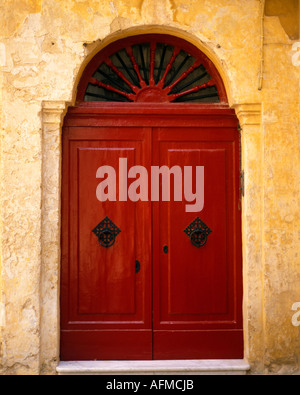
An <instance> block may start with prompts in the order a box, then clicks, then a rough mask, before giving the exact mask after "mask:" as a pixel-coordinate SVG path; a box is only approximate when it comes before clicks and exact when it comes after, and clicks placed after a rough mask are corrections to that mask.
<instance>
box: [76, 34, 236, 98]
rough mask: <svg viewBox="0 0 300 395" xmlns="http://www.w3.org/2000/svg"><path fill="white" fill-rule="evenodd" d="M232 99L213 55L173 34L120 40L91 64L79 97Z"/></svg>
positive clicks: (84, 76) (99, 54)
mask: <svg viewBox="0 0 300 395" xmlns="http://www.w3.org/2000/svg"><path fill="white" fill-rule="evenodd" d="M99 101H100V102H127V103H128V102H140V103H143V102H144V103H145V102H146V103H176V102H181V103H182V102H185V103H187V102H189V103H228V99H227V95H226V91H225V87H224V84H223V81H222V79H221V77H220V75H219V73H218V71H217V69H216V67H215V66H214V64H213V63H212V61H211V60H210V59H209V58H208V57H207V56H206V55H205V54H204V53H203V52H201V51H200V50H199V49H198V48H197V47H195V46H194V45H193V44H191V43H189V42H187V41H185V40H183V39H181V38H177V37H173V36H169V35H159V34H152V35H140V36H134V37H129V38H126V39H122V40H119V41H116V42H114V43H112V44H110V45H108V46H107V47H106V48H104V49H103V50H102V51H100V52H99V53H98V54H97V55H96V56H95V57H94V58H93V59H92V60H91V62H90V63H89V64H88V66H87V68H86V69H85V71H84V73H83V75H82V77H81V80H80V82H79V85H78V92H77V104H79V103H80V102H99Z"/></svg>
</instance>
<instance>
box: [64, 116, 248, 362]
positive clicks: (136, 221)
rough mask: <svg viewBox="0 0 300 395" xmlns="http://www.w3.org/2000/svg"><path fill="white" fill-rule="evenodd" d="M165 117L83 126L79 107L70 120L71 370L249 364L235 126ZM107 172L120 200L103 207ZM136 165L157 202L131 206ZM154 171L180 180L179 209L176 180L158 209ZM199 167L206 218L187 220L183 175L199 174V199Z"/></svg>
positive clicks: (87, 121) (67, 324) (67, 330)
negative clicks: (90, 365)
mask: <svg viewBox="0 0 300 395" xmlns="http://www.w3.org/2000/svg"><path fill="white" fill-rule="evenodd" d="M144 112H147V111H146V110H144ZM157 112H158V114H154V115H153V114H146V115H142V114H135V115H134V116H133V115H131V116H130V115H126V114H125V113H124V114H118V113H117V114H114V115H112V114H111V115H109V114H108V115H107V114H104V113H100V112H99V111H98V110H97V111H95V113H94V114H89V115H87V114H84V115H82V110H80V109H79V110H78V109H76V108H75V109H73V110H70V112H69V115H68V116H67V118H66V121H65V127H64V130H63V180H62V181H63V199H62V273H61V278H62V280H61V281H62V286H61V359H62V360H149V359H161V360H165V359H227V358H228V359H235V358H242V357H243V326H242V257H241V219H240V217H241V215H240V210H239V198H240V194H239V185H240V183H239V176H240V172H239V168H240V166H239V163H240V161H239V135H238V130H237V121H236V118H235V116H234V114H232V112H231V111H230V110H225V109H223V110H220V111H219V112H218V113H217V114H215V113H214V114H211V113H210V112H204V113H203V114H202V115H201V114H200V115H197V116H195V115H192V114H190V115H189V114H186V111H183V112H182V114H180V113H176V112H174V113H173V114H170V116H164V117H162V116H159V113H160V111H159V110H158V109H157ZM120 158H121V159H123V162H122V163H123V164H124V163H125V161H124V159H127V172H126V171H125V170H126V169H125V167H124V166H123V167H121V168H120ZM102 166H110V167H111V168H114V169H115V173H116V180H115V181H116V183H115V186H116V196H115V197H116V199H115V200H116V201H111V200H110V201H109V200H107V201H106V202H101V201H99V189H97V188H98V186H99V184H100V183H101V182H102V181H103V180H105V177H106V180H108V179H107V177H108V175H107V174H106V175H105V176H103V178H99V175H100V170H99V168H101V167H102ZM133 166H141V167H143V168H144V169H146V171H147V174H148V176H149V177H148V185H146V187H148V188H144V187H145V183H144V187H143V191H141V190H140V189H141V187H140V188H137V190H136V191H137V192H138V193H141V192H144V193H145V191H146V190H147V189H148V196H149V199H148V201H140V200H139V201H137V202H134V201H132V200H131V199H130V198H129V196H128V195H127V201H126V198H125V195H124V190H126V188H127V190H128V189H129V188H130V186H131V185H132V183H134V182H138V179H139V177H142V174H139V175H137V174H136V178H133V174H134V173H131V177H132V178H128V173H129V171H130V169H131V168H132V167H133ZM152 166H158V167H162V166H167V167H168V168H169V169H171V168H172V167H173V166H177V167H180V168H181V169H182V185H181V187H182V196H183V199H182V201H179V199H178V196H177V198H176V197H175V192H174V183H175V177H174V178H173V176H171V177H170V180H171V181H170V185H169V186H170V191H171V192H170V201H163V199H162V189H163V187H164V186H165V181H163V179H162V177H161V179H160V185H159V187H160V199H159V201H151V167H152ZM197 166H198V168H199V169H200V168H202V169H203V172H204V180H202V182H203V184H202V186H203V188H204V195H203V198H204V208H203V209H202V210H201V212H189V209H187V206H189V207H191V206H192V205H193V204H194V203H195V202H190V201H187V200H186V198H185V193H184V187H185V185H186V183H187V181H186V180H185V178H186V177H185V176H187V174H185V173H184V168H185V167H190V169H192V180H193V190H192V191H191V192H193V193H194V194H197V188H196V181H197V180H196V168H197ZM102 169H103V168H102ZM124 169H125V170H124ZM103 170H104V169H103ZM199 174H200V173H199ZM199 174H198V182H199ZM144 180H145V178H144ZM199 185H201V183H199ZM135 186H136V184H135ZM178 186H180V183H179V184H178V183H177V185H176V186H175V191H176V188H177V192H178ZM107 188H109V187H107ZM107 188H106V189H105V190H104V193H107V192H108V189H107ZM131 188H134V185H132V186H131ZM152 188H153V185H152ZM97 191H98V196H97ZM110 192H113V190H111V191H110ZM198 195H199V190H198ZM111 196H113V194H112V195H111ZM144 196H145V195H144ZM165 200H167V199H165ZM176 200H178V201H176ZM189 200H191V199H189ZM199 201H200V198H199ZM201 208H202V207H201Z"/></svg>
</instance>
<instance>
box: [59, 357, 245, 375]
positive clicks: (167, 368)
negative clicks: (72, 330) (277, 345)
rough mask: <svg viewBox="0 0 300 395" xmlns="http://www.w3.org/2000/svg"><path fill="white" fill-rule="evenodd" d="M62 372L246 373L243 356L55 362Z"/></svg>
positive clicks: (114, 373) (83, 373)
mask: <svg viewBox="0 0 300 395" xmlns="http://www.w3.org/2000/svg"><path fill="white" fill-rule="evenodd" d="M56 370H57V373H58V375H60V376H66V375H76V376H77V375H78V376H81V375H118V376H119V375H120V376H122V375H246V374H247V372H248V371H249V370H250V365H249V364H248V363H246V362H245V361H244V360H197V361H195V360H193V361H68V362H60V363H59V365H58V366H57V369H56Z"/></svg>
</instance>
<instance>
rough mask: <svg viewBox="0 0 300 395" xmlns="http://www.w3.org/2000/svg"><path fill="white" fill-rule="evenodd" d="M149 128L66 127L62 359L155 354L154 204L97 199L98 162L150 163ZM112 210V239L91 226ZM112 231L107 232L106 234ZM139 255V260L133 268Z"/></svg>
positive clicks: (109, 163) (102, 164)
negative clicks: (106, 241) (106, 243)
mask: <svg viewBox="0 0 300 395" xmlns="http://www.w3.org/2000/svg"><path fill="white" fill-rule="evenodd" d="M150 132H151V130H150V129H149V128H148V129H147V128H126V127H124V128H74V127H73V128H65V129H64V144H63V147H64V152H63V158H64V162H63V207H62V212H63V218H62V219H63V239H62V241H63V243H62V248H63V256H62V331H61V355H62V359H63V360H82V359H83V360H86V359H87V360H94V359H102V360H106V359H116V360H122V359H125V360H126V359H137V360H138V359H151V358H152V317H151V227H149V224H150V223H151V206H150V203H147V202H146V203H142V204H141V203H133V202H131V201H124V202H121V201H120V198H121V197H120V196H119V193H117V196H116V198H117V201H115V202H114V201H106V202H100V201H99V200H98V199H97V196H96V191H97V186H98V184H99V182H100V180H99V179H97V178H96V175H97V170H98V169H99V167H101V166H111V167H113V168H114V169H118V167H119V158H124V159H125V158H126V159H127V163H128V166H129V167H130V166H133V165H136V164H139V165H143V166H145V167H148V166H149V164H150V155H151V151H150V150H149V147H150V146H151V144H150V136H151V133H150ZM106 217H108V218H109V219H110V220H111V221H112V222H113V223H114V224H115V226H117V228H118V229H119V230H120V231H121V232H120V233H119V235H117V236H116V237H115V242H114V244H113V245H112V246H110V247H108V248H107V247H103V246H102V245H100V243H99V241H98V238H97V236H96V234H95V233H93V230H94V229H95V228H96V227H97V225H98V224H100V223H101V222H102V221H103V220H105V218H106ZM108 236H109V235H108ZM136 261H139V262H142V266H141V268H140V271H139V272H138V273H136Z"/></svg>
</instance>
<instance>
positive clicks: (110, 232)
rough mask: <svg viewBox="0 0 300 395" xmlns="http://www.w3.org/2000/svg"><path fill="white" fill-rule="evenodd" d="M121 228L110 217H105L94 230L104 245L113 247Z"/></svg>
mask: <svg viewBox="0 0 300 395" xmlns="http://www.w3.org/2000/svg"><path fill="white" fill-rule="evenodd" d="M120 232H121V230H120V229H119V228H118V227H117V226H116V225H115V224H114V223H113V222H112V221H111V220H110V219H109V218H108V217H106V218H104V220H103V221H101V222H100V224H98V225H97V226H96V228H95V229H94V230H93V233H95V235H96V236H97V237H98V241H99V243H100V245H101V246H102V247H106V248H108V247H111V246H112V245H113V244H114V243H115V240H116V237H117V236H118V234H119V233H120Z"/></svg>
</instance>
